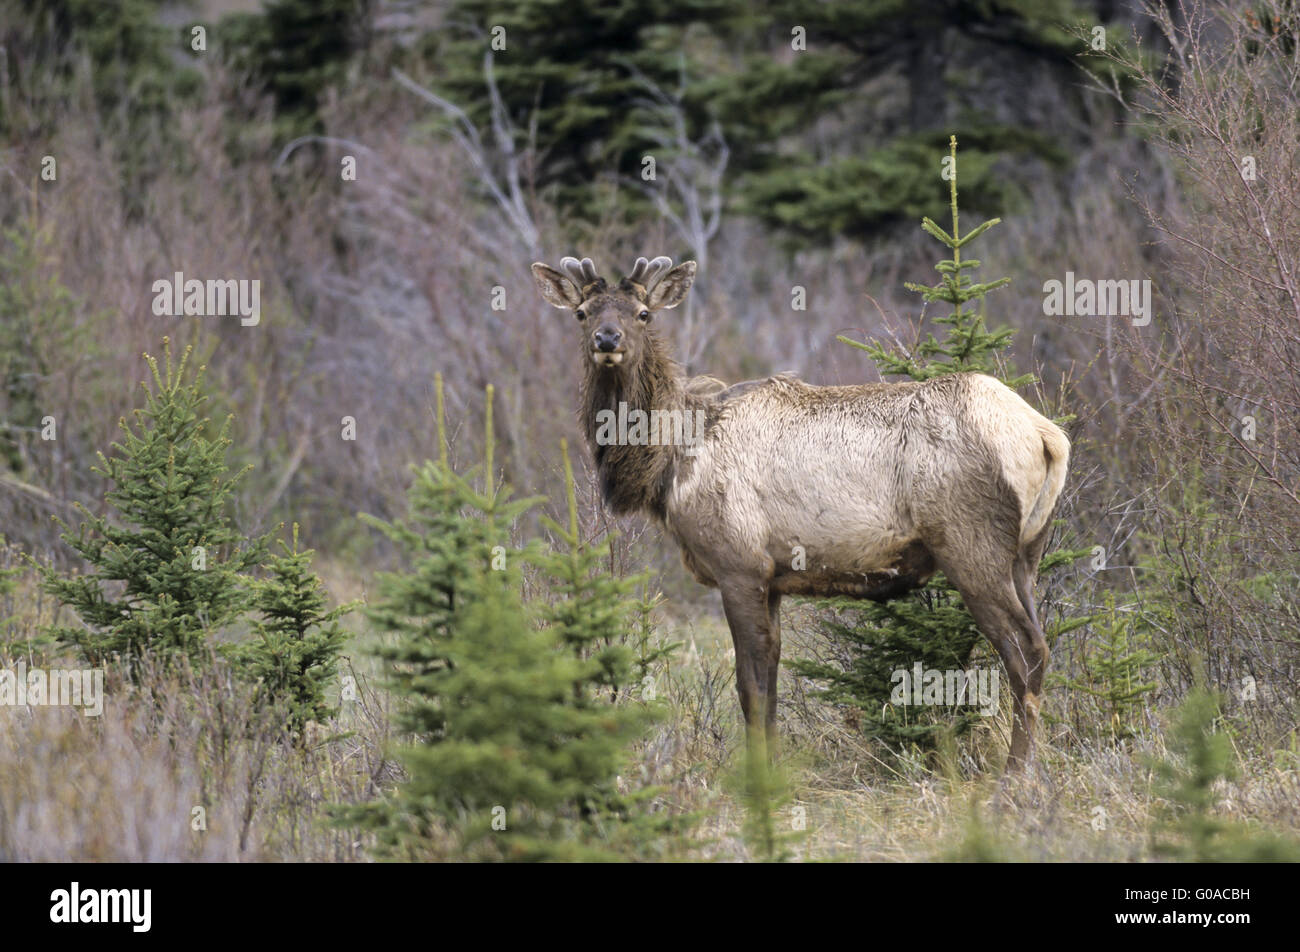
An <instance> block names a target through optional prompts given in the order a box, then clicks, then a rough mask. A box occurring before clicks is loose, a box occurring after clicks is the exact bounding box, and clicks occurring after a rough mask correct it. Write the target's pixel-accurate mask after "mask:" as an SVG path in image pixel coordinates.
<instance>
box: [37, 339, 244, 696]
mask: <svg viewBox="0 0 1300 952" xmlns="http://www.w3.org/2000/svg"><path fill="white" fill-rule="evenodd" d="M163 344H164V348H165V353H166V358H165V364H164V370H163V371H162V372H160V371H159V368H158V362H157V361H156V360H155V359H154V358H153V357H149V356H147V355H146V358H145V359H146V360H147V361H148V364H149V370H150V373H151V374H152V376H153V384H154V385H153V387H152V389H151V388H150V387H149V386H148V385H147V383H146V384H142V385H141V386H142V387H143V388H144V390H145V405H144V407H143V408H142V409H138V410H136V411H134V417H135V419H134V422H133V423H128V422H127V421H126V420H125V419H124V420H122V421H120V424H119V425H120V427H121V429H122V432H123V434H124V436H123V440H122V442H121V443H114V444H113V452H112V455H111V456H108V457H105V456H104V454H103V453H100V454H99V466H98V467H95V469H94V472H96V473H97V474H99V475H101V476H103V477H104V478H105V479H107V480H108V481H109V482H110V484H111V488H110V489H109V490H108V493H107V495H106V497H105V499H106V501H107V503H108V506H109V509H110V511H111V513H112V517H111V518H110V517H109V516H96V515H93V514H92V513H90V511H89V510H87V509H85V508H84V507H81V506H78V509H80V511H81V513H82V514H83V515H84V516H85V517H86V518H85V521H83V522H82V523H81V525H80V527H79V528H78V530H77V531H75V532H74V531H73V530H72V529H71V528H70V527H69V526H68V525H67V524H66V523H64V522H63V521H62V520H59V525H60V527H61V528H62V529H63V533H62V538H63V540H64V541H65V542H66V543H67V544H68V545H70V546H71V547H72V548H73V549H74V550H75V551H76V553H77V554H78V555H79V556H81V558H82V559H84V560H85V561H86V562H87V563H88V564H89V565H90V567H91V572H90V574H86V575H82V574H80V573H77V572H74V573H72V574H70V575H63V574H61V573H59V572H58V571H56V570H55V568H54V567H53V566H49V565H47V566H42V567H41V569H40V571H41V580H42V581H41V584H42V587H43V588H44V590H45V591H46V592H48V593H49V594H51V595H53V596H54V597H55V598H57V599H58V600H59V601H60V602H61V603H63V604H64V605H67V606H69V607H71V608H72V609H73V611H74V612H76V614H77V615H78V616H79V617H80V619H81V621H82V626H81V627H72V626H66V625H56V626H54V627H52V628H51V630H50V631H51V634H53V635H54V636H55V637H56V638H57V639H58V640H59V641H60V642H62V643H63V644H65V645H67V646H70V647H75V648H76V649H77V651H78V652H79V653H80V654H81V656H82V658H83V659H84V660H86V661H87V662H88V663H90V664H94V665H99V664H103V663H105V662H106V661H109V660H111V659H113V658H115V657H120V658H121V660H122V661H124V662H125V663H126V664H127V666H128V671H130V670H132V668H133V665H132V662H133V661H134V660H135V659H138V658H139V657H141V656H142V655H144V654H146V653H148V654H150V655H152V656H154V658H155V660H158V661H160V662H163V663H165V662H167V661H168V660H169V659H171V658H173V657H176V656H185V657H188V658H189V660H190V661H191V662H193V663H201V662H202V661H203V660H204V659H205V658H206V657H207V653H208V651H209V650H210V644H209V639H210V636H211V635H212V634H213V633H214V632H217V631H219V630H220V629H222V628H223V627H224V626H226V625H227V624H229V623H230V622H231V621H233V620H234V619H235V618H237V617H238V616H239V615H240V613H241V612H242V611H243V610H244V608H245V607H246V605H247V602H248V595H249V593H248V590H247V585H246V580H245V579H244V578H243V575H242V573H244V572H245V571H246V570H248V569H250V568H252V567H253V566H255V565H256V564H257V563H258V562H259V560H260V559H261V558H262V556H263V555H264V554H265V552H266V548H267V540H266V537H262V538H254V539H251V540H246V539H245V538H244V537H243V535H241V534H240V532H239V531H238V530H237V529H236V528H235V527H234V525H233V524H232V523H231V521H230V518H229V516H228V514H227V511H226V510H227V505H228V503H229V500H230V497H231V494H232V492H233V490H234V488H235V486H236V484H237V482H238V481H239V479H240V477H242V476H243V472H240V473H237V474H235V475H234V476H228V475H227V469H226V450H227V447H228V446H229V444H230V439H229V438H228V437H227V435H226V433H227V431H228V429H229V427H230V419H229V418H227V420H226V421H225V423H223V424H222V426H221V428H220V429H219V430H218V431H216V432H215V433H214V432H212V429H211V421H209V420H208V419H207V418H206V417H204V416H203V409H204V404H205V403H206V402H207V397H206V396H205V395H204V393H203V390H202V388H201V383H202V377H203V368H202V367H200V368H199V370H198V372H197V373H196V374H195V375H194V379H193V380H191V381H187V380H186V379H185V378H186V376H187V373H186V372H187V370H188V364H189V357H190V351H189V349H186V351H185V354H184V356H183V357H182V358H181V361H180V363H179V365H177V366H175V367H173V366H172V359H171V344H170V341H169V340H167V339H166V338H164V341H163Z"/></svg>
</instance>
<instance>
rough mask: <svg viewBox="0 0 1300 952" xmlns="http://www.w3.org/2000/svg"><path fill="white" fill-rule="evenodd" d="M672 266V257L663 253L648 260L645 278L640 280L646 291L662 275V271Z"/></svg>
mask: <svg viewBox="0 0 1300 952" xmlns="http://www.w3.org/2000/svg"><path fill="white" fill-rule="evenodd" d="M672 266H673V259H672V258H669V257H667V256H665V255H660V256H659V257H657V258H655V259H654V260H653V261H651V262H650V264H649V266H648V267H647V268H646V273H645V278H644V280H643V281H642V282H641V283H642V284H643V285H644V286H645V289H646V290H647V291H649V290H651V289H652V288H653V287H654V286H655V282H656V281H658V280H659V279H660V278H661V277H663V275H664V273H665V272H666V271H667V270H668V269H669V268H671V267H672Z"/></svg>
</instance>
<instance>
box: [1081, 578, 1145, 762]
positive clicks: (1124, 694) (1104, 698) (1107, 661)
mask: <svg viewBox="0 0 1300 952" xmlns="http://www.w3.org/2000/svg"><path fill="white" fill-rule="evenodd" d="M1131 609H1132V606H1130V607H1129V608H1127V609H1123V608H1117V607H1116V605H1115V596H1114V595H1113V594H1112V593H1110V592H1107V593H1106V599H1105V611H1103V612H1101V613H1099V614H1098V615H1097V616H1096V618H1095V619H1093V621H1094V622H1095V623H1096V626H1097V627H1099V629H1100V630H1096V634H1098V635H1100V636H1101V638H1100V642H1099V644H1098V645H1097V647H1096V648H1095V649H1094V650H1093V651H1091V652H1090V653H1089V654H1088V656H1087V657H1086V658H1085V662H1084V663H1085V671H1084V672H1083V675H1082V676H1081V677H1078V678H1071V679H1065V684H1066V686H1067V687H1069V688H1071V689H1072V690H1076V691H1082V692H1083V693H1085V694H1090V695H1092V696H1093V697H1095V698H1098V699H1099V700H1100V701H1101V702H1102V703H1103V704H1104V705H1105V713H1106V724H1107V729H1108V730H1109V732H1110V736H1111V738H1112V739H1113V740H1123V739H1124V738H1127V737H1132V736H1133V735H1134V733H1136V731H1135V729H1134V727H1133V724H1132V721H1133V718H1134V717H1135V715H1136V714H1137V712H1138V711H1139V710H1140V709H1141V708H1142V706H1143V704H1144V702H1145V698H1146V695H1148V694H1150V693H1151V692H1152V691H1154V690H1155V689H1156V685H1155V684H1154V683H1152V682H1150V681H1148V680H1147V676H1148V672H1149V671H1150V670H1151V668H1153V667H1154V666H1155V665H1156V664H1157V663H1158V662H1159V661H1160V656H1159V655H1157V654H1156V653H1154V652H1152V651H1150V650H1148V649H1147V647H1146V638H1144V637H1143V636H1142V635H1141V634H1140V633H1135V631H1134V627H1135V621H1136V618H1135V616H1134V615H1133V614H1130V613H1129V612H1130V611H1131ZM1094 630H1095V629H1094Z"/></svg>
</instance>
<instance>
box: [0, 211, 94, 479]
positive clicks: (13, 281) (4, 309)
mask: <svg viewBox="0 0 1300 952" xmlns="http://www.w3.org/2000/svg"><path fill="white" fill-rule="evenodd" d="M3 242H4V247H3V252H2V253H0V466H3V467H4V468H6V469H9V470H11V471H13V472H14V473H16V474H18V475H20V476H21V475H22V474H23V473H24V472H25V471H26V469H27V468H28V463H29V459H30V455H31V453H32V452H34V450H33V448H32V444H33V443H34V442H35V441H36V436H37V434H38V433H39V432H40V429H41V419H42V417H43V416H45V411H44V410H43V409H42V405H43V397H44V394H43V392H42V389H43V388H42V385H43V384H45V383H46V381H47V380H48V379H49V374H50V371H51V369H52V368H51V362H52V355H53V354H56V353H66V352H67V351H68V350H71V349H72V346H73V345H72V340H71V338H72V335H73V322H74V319H75V316H76V312H77V309H78V307H79V306H80V304H81V302H79V301H77V300H76V299H75V298H74V297H73V295H72V294H71V293H70V292H69V291H68V289H67V288H65V287H64V286H63V285H62V284H60V283H59V281H58V280H57V279H56V278H53V277H50V276H49V269H48V268H47V267H46V265H47V259H48V258H49V256H50V249H49V247H48V245H49V238H48V235H43V234H42V233H41V232H39V231H36V230H35V229H28V228H10V229H6V231H5V232H4V237H3ZM67 423H68V421H64V425H65V433H64V436H67V435H68V434H67V433H66V426H67Z"/></svg>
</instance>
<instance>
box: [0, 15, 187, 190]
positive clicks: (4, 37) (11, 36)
mask: <svg viewBox="0 0 1300 952" xmlns="http://www.w3.org/2000/svg"><path fill="white" fill-rule="evenodd" d="M21 6H22V7H23V15H22V16H15V17H14V18H13V20H12V21H11V22H9V23H0V44H3V45H4V46H5V47H6V51H7V53H8V55H9V56H10V57H13V58H15V59H16V60H17V61H18V62H17V63H15V69H14V72H15V79H16V81H17V82H18V83H19V84H20V85H22V86H23V87H25V88H24V90H23V91H24V93H25V94H26V96H27V97H29V98H28V102H30V103H31V106H32V110H31V113H30V115H31V116H33V117H37V118H36V121H40V120H39V117H41V116H44V115H51V114H57V112H58V109H57V107H58V106H61V105H65V104H68V103H72V102H75V101H76V100H77V99H78V97H79V94H80V92H81V88H80V86H79V77H78V74H79V73H81V72H82V71H81V62H79V61H80V60H82V59H83V58H84V60H86V61H87V65H88V67H89V69H88V72H89V74H90V75H91V77H92V81H93V85H92V87H91V92H92V93H93V95H94V104H95V107H96V108H97V110H98V112H99V116H100V122H101V125H102V128H104V129H105V130H106V131H108V132H109V133H110V134H111V135H112V137H113V142H114V145H115V148H116V152H117V158H118V170H119V171H120V173H121V176H122V179H123V182H122V191H121V194H122V199H123V202H124V204H125V205H126V207H127V209H128V211H130V212H131V213H132V214H136V215H138V214H142V213H143V212H144V211H145V203H144V199H145V195H146V189H147V185H148V184H149V182H150V181H152V180H153V178H154V177H155V176H156V175H158V174H159V173H161V172H162V170H163V169H164V167H165V166H170V165H174V164H175V163H176V162H177V158H178V157H177V151H176V150H177V149H178V148H179V146H178V143H177V141H176V137H175V135H174V129H173V125H172V120H173V118H174V115H175V112H176V110H177V108H178V107H184V106H185V105H186V104H187V103H189V102H191V101H192V100H193V97H194V95H195V94H196V93H197V92H198V91H199V89H200V88H201V82H202V81H201V77H200V74H199V73H198V71H197V70H195V69H193V68H192V67H190V66H188V65H186V64H185V62H184V57H186V56H189V55H191V49H190V34H189V25H186V27H184V28H178V27H171V26H167V25H165V24H164V22H163V19H162V17H161V15H160V13H161V10H162V8H163V6H164V3H163V2H162V0H114V2H111V3H105V2H103V0H25V2H23V3H22V4H21ZM14 119H15V117H12V116H8V115H4V114H0V128H9V127H10V125H11V124H12V122H13V121H14ZM87 174H89V170H87Z"/></svg>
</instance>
